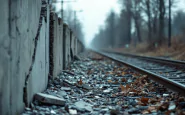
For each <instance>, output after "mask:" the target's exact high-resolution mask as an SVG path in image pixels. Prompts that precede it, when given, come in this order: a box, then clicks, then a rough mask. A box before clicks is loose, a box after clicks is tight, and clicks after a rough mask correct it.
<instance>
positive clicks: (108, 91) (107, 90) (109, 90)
mask: <svg viewBox="0 0 185 115" xmlns="http://www.w3.org/2000/svg"><path fill="white" fill-rule="evenodd" d="M111 91H112V89H110V88H109V89H106V90H103V93H110V92H111Z"/></svg>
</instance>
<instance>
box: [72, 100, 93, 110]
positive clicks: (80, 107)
mask: <svg viewBox="0 0 185 115" xmlns="http://www.w3.org/2000/svg"><path fill="white" fill-rule="evenodd" d="M74 105H75V106H76V109H77V110H79V111H84V110H85V111H89V112H91V111H92V105H91V104H89V103H86V102H84V101H78V102H76V103H75V104H74Z"/></svg>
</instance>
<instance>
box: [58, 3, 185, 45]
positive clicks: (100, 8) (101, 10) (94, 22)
mask: <svg viewBox="0 0 185 115" xmlns="http://www.w3.org/2000/svg"><path fill="white" fill-rule="evenodd" d="M64 1H65V0H64ZM66 1H73V0H66ZM76 1H77V2H76V3H74V2H71V3H65V4H64V7H67V6H69V5H71V6H72V7H73V9H76V10H77V11H79V10H83V12H80V13H77V16H78V18H79V19H80V21H81V22H82V23H83V31H84V33H85V42H86V45H89V43H90V41H91V40H92V39H93V37H94V35H95V34H96V33H97V32H98V30H99V27H100V26H103V25H104V22H105V19H106V15H107V14H108V13H109V11H110V10H111V9H113V10H114V11H115V12H116V13H119V12H120V6H119V4H118V3H117V0H76ZM179 1H180V2H178V4H177V6H178V9H179V8H180V9H185V0H179ZM57 9H58V10H59V9H60V4H58V5H57Z"/></svg>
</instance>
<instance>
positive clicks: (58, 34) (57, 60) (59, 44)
mask: <svg viewBox="0 0 185 115" xmlns="http://www.w3.org/2000/svg"><path fill="white" fill-rule="evenodd" d="M53 21H54V31H53V32H54V41H53V63H54V66H53V76H54V77H56V76H57V75H58V74H60V72H61V70H62V69H63V22H62V20H61V19H60V18H58V16H57V14H54V15H53Z"/></svg>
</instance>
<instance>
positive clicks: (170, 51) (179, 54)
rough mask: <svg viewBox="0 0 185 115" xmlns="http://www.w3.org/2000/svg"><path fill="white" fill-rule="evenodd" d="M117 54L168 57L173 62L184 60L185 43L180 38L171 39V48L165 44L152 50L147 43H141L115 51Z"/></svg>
mask: <svg viewBox="0 0 185 115" xmlns="http://www.w3.org/2000/svg"><path fill="white" fill-rule="evenodd" d="M115 50H116V51H118V52H126V53H133V54H138V55H145V56H160V57H169V58H171V59H175V60H185V41H184V40H182V39H181V38H173V39H172V46H171V47H170V48H169V47H168V46H167V45H166V44H163V45H161V46H160V47H158V48H154V47H152V46H151V45H149V44H147V43H141V44H138V45H137V46H133V45H131V46H130V48H127V49H126V48H118V49H115Z"/></svg>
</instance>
